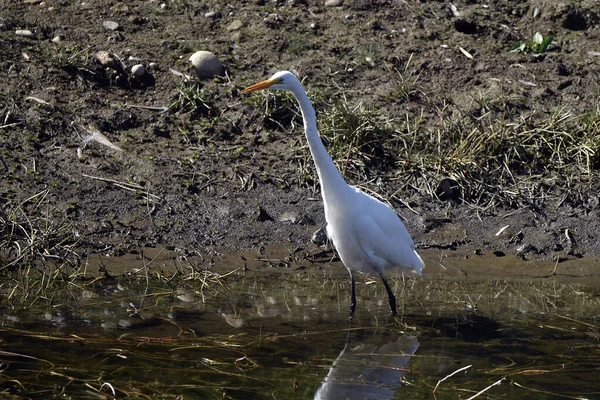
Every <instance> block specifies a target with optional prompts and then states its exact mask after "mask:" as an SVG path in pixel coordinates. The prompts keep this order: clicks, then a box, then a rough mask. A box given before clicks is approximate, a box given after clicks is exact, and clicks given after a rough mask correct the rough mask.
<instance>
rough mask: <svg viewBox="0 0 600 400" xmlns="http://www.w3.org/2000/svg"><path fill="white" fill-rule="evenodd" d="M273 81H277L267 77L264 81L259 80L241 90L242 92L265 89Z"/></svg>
mask: <svg viewBox="0 0 600 400" xmlns="http://www.w3.org/2000/svg"><path fill="white" fill-rule="evenodd" d="M274 83H277V81H276V80H272V79H267V80H266V81H262V82H259V83H256V84H254V85H252V86H249V87H247V88H246V89H244V90H242V94H246V93H250V92H255V91H257V90H261V89H266V88H268V87H270V86H271V85H273V84H274Z"/></svg>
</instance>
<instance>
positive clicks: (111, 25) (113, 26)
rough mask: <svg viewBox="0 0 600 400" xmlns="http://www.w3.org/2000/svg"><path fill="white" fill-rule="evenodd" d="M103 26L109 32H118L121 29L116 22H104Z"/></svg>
mask: <svg viewBox="0 0 600 400" xmlns="http://www.w3.org/2000/svg"><path fill="white" fill-rule="evenodd" d="M102 26H103V27H104V28H105V29H108V30H109V31H116V30H117V29H119V24H117V23H116V22H115V21H104V22H103V23H102Z"/></svg>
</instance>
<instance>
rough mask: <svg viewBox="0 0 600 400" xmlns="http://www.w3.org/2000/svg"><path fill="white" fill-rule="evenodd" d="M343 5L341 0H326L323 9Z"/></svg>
mask: <svg viewBox="0 0 600 400" xmlns="http://www.w3.org/2000/svg"><path fill="white" fill-rule="evenodd" d="M343 3H344V1H343V0H326V1H325V7H338V6H341V5H342V4H343Z"/></svg>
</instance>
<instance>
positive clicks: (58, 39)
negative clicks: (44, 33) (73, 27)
mask: <svg viewBox="0 0 600 400" xmlns="http://www.w3.org/2000/svg"><path fill="white" fill-rule="evenodd" d="M64 38H65V37H64V36H63V35H56V36H54V38H53V39H52V43H57V44H58V43H60V42H62V41H63V39H64Z"/></svg>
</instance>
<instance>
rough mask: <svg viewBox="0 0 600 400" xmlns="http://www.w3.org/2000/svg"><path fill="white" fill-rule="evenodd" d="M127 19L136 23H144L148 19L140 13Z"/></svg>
mask: <svg viewBox="0 0 600 400" xmlns="http://www.w3.org/2000/svg"><path fill="white" fill-rule="evenodd" d="M127 21H129V22H131V23H132V24H134V25H142V24H143V23H145V22H146V21H148V20H147V19H146V18H144V17H140V16H139V15H132V16H130V17H129V18H127Z"/></svg>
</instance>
